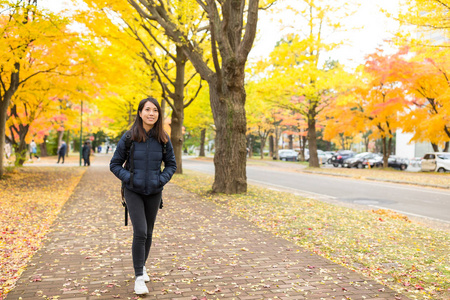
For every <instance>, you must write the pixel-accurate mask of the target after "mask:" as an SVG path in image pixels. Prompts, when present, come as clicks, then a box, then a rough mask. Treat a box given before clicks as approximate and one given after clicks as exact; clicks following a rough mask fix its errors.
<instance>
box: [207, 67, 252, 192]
mask: <svg viewBox="0 0 450 300" xmlns="http://www.w3.org/2000/svg"><path fill="white" fill-rule="evenodd" d="M234 71H235V72H236V71H237V70H234ZM241 75H242V80H238V79H237V78H235V76H232V77H230V80H229V81H228V82H227V84H226V86H227V87H221V89H222V91H226V90H225V89H226V88H229V90H228V93H222V94H221V95H220V94H219V92H218V91H219V90H218V87H217V82H216V83H210V84H209V87H210V89H209V90H210V101H211V108H212V112H213V116H214V124H215V126H216V139H215V148H216V152H215V154H214V167H215V177H214V184H213V187H212V190H213V192H215V193H225V194H238V193H245V192H246V191H247V175H246V170H245V167H246V164H247V158H246V156H247V150H246V138H245V131H246V128H247V120H246V118H245V107H244V105H245V90H244V88H243V87H244V82H243V81H244V80H243V79H244V78H243V75H244V74H243V68H242V73H241ZM239 83H240V84H239ZM238 85H239V86H238Z"/></svg>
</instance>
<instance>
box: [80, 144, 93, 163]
mask: <svg viewBox="0 0 450 300" xmlns="http://www.w3.org/2000/svg"><path fill="white" fill-rule="evenodd" d="M91 151H92V150H91V143H89V142H84V146H83V149H82V155H83V160H84V166H85V167H86V166H90V165H91Z"/></svg>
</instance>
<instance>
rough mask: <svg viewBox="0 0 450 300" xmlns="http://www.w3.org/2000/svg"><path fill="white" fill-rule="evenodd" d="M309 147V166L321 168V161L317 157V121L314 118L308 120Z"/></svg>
mask: <svg viewBox="0 0 450 300" xmlns="http://www.w3.org/2000/svg"><path fill="white" fill-rule="evenodd" d="M308 146H309V166H310V167H314V168H319V159H318V157H317V135H316V120H315V119H314V118H308Z"/></svg>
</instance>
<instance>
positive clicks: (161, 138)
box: [131, 97, 169, 144]
mask: <svg viewBox="0 0 450 300" xmlns="http://www.w3.org/2000/svg"><path fill="white" fill-rule="evenodd" d="M147 102H151V103H153V104H154V105H155V106H156V108H157V109H158V120H157V121H156V123H155V125H153V128H152V129H151V130H150V134H151V136H152V137H153V138H154V139H156V140H157V141H158V142H159V143H161V144H165V143H167V142H168V141H169V137H168V135H167V133H166V132H165V131H164V128H163V121H162V120H163V116H162V114H161V106H159V103H158V100H156V99H155V98H152V97H149V98H145V99H142V100H141V102H139V106H138V111H137V113H136V119H135V120H134V123H133V125H132V126H131V139H132V140H133V141H136V142H139V143H140V142H145V141H146V140H147V138H148V136H147V133H146V132H145V129H144V124H143V122H142V118H141V116H140V115H139V113H140V112H142V110H143V109H144V106H145V103H147Z"/></svg>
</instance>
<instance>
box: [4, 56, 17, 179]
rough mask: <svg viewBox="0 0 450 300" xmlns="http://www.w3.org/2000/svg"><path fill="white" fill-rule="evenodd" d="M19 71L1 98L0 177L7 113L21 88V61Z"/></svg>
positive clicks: (14, 73) (13, 75)
mask: <svg viewBox="0 0 450 300" xmlns="http://www.w3.org/2000/svg"><path fill="white" fill-rule="evenodd" d="M14 67H15V69H16V70H17V72H13V73H11V81H10V85H9V88H8V90H6V92H5V94H3V95H2V97H1V98H0V157H1V159H0V179H1V178H2V177H3V156H4V155H5V153H4V152H5V133H6V113H7V111H8V107H9V104H10V103H11V98H12V96H13V95H14V93H15V92H16V91H17V89H18V88H19V70H20V63H18V62H16V63H15V64H14Z"/></svg>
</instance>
